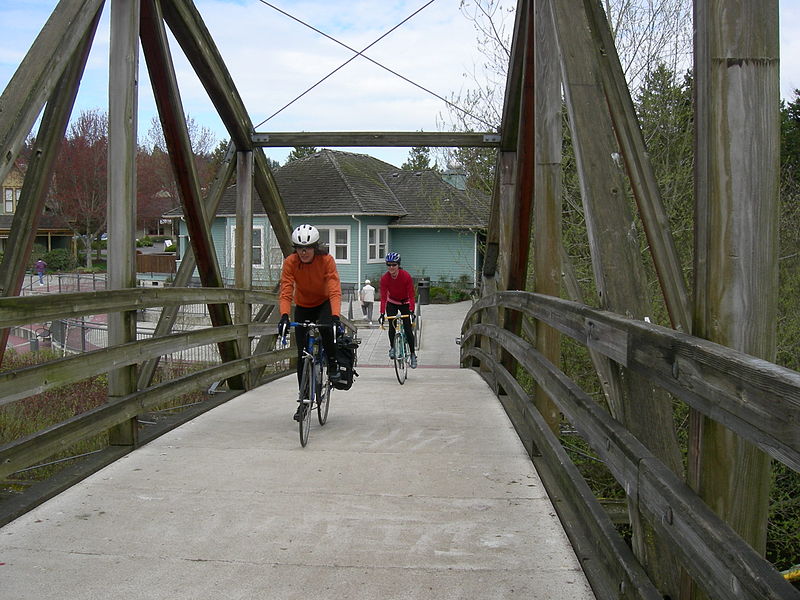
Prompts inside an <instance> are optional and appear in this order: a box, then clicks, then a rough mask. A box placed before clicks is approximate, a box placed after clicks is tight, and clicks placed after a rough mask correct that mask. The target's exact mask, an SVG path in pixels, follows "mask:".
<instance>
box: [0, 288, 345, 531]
mask: <svg viewBox="0 0 800 600" xmlns="http://www.w3.org/2000/svg"><path fill="white" fill-rule="evenodd" d="M276 299H277V298H276V294H274V293H267V292H257V291H248V290H238V289H227V288H211V289H210V288H132V289H124V290H114V291H103V292H81V293H73V294H59V295H45V296H31V297H7V298H0V329H2V328H9V327H15V326H18V325H25V324H29V323H41V322H46V321H53V320H56V319H66V318H74V317H81V316H84V315H98V314H107V313H114V312H120V311H133V310H141V309H146V308H155V307H160V308H165V307H174V306H180V305H186V304H234V303H238V304H239V305H243V304H249V305H251V306H254V307H255V306H258V305H260V306H261V307H262V310H260V311H254V312H258V314H259V315H265V314H267V313H268V312H269V311H265V310H263V308H264V307H267V308H269V306H270V305H272V306H274V304H275V302H276ZM270 320H271V319H270ZM343 322H344V323H345V325H346V326H349V325H351V324H350V323H349V322H348V321H347V320H346V319H343ZM276 337H277V336H276V326H275V323H264V322H251V323H234V324H232V325H229V326H223V327H211V326H208V327H204V328H199V329H193V330H191V331H180V332H176V333H172V334H169V335H164V336H159V337H153V338H150V339H144V340H139V341H136V342H131V343H126V344H123V345H119V346H114V347H109V348H103V349H100V350H95V351H92V352H86V353H82V354H78V355H74V356H69V357H65V358H61V359H56V360H51V361H49V362H45V363H41V364H37V365H35V366H31V367H27V368H23V369H17V370H14V371H7V372H4V373H0V406H3V405H7V404H9V403H12V402H17V401H20V400H22V399H24V398H28V397H30V396H32V395H34V394H39V393H42V392H45V391H47V390H50V389H53V388H56V387H58V386H62V385H66V384H70V383H74V382H77V381H81V380H84V379H86V378H89V377H93V376H96V375H100V374H103V373H108V372H110V371H112V370H114V369H119V368H121V367H125V366H128V365H141V364H144V363H146V362H148V361H152V360H153V359H158V358H159V357H163V356H167V355H170V354H172V353H179V352H181V351H184V350H186V349H187V348H192V347H197V346H203V345H208V344H211V345H214V344H219V343H221V342H226V341H231V340H239V342H240V344H241V342H242V341H243V340H244V341H245V343H244V344H243V346H244V347H249V348H255V349H256V350H255V351H253V352H251V353H250V354H249V355H245V354H246V353H243V356H242V358H239V359H237V360H231V361H228V362H223V363H221V364H212V365H205V366H202V367H201V368H199V370H197V371H195V372H192V373H190V374H187V375H184V376H182V377H178V378H176V379H172V380H169V381H165V382H163V383H159V384H155V385H152V386H150V387H146V388H144V389H139V390H137V391H136V392H135V393H132V394H129V395H127V396H124V397H121V398H110V399H109V401H108V402H106V403H105V404H103V405H101V406H98V407H97V408H94V409H92V410H89V411H87V412H84V413H82V414H78V415H75V416H74V417H72V418H70V419H68V420H66V421H64V422H62V423H57V424H55V425H52V426H50V427H48V428H46V429H44V430H42V431H38V432H36V433H34V434H32V435H29V436H27V437H24V438H22V439H18V440H15V441H12V442H9V443H7V444H5V445H3V446H0V481H2V480H3V479H5V478H7V477H8V476H9V475H11V474H13V473H16V472H18V471H20V470H21V469H25V468H27V467H29V466H31V465H34V464H36V463H38V462H41V461H43V460H46V459H48V458H49V457H51V456H53V455H54V454H56V453H57V452H59V451H61V450H64V449H66V448H68V447H70V446H71V445H73V444H75V443H77V442H80V441H82V440H86V439H90V438H92V437H94V436H97V435H98V434H102V433H104V432H107V431H108V430H109V429H110V428H112V427H114V426H116V425H119V424H121V423H124V422H126V421H129V420H130V419H133V418H136V417H137V416H139V415H143V414H145V413H147V412H148V411H151V410H152V409H154V408H155V407H158V406H159V405H163V404H164V403H165V402H167V401H170V400H173V399H175V398H176V397H179V396H181V395H182V394H186V393H189V392H194V391H197V390H208V389H209V388H210V387H211V386H212V385H213V384H215V383H217V382H224V381H230V380H231V379H232V378H236V377H237V376H246V377H245V380H247V379H249V380H250V382H251V383H250V387H255V386H257V385H260V384H261V383H264V382H266V381H268V380H271V379H273V378H275V377H279V376H282V375H284V374H286V373H287V372H289V371H290V370H291V368H292V367H290V364H289V362H288V361H289V360H290V359H291V358H292V357H294V355H295V353H296V351H295V350H294V349H281V350H274V349H270V350H265V351H260V350H259V349H260V348H274V347H275V338H276ZM282 361H283V362H282ZM269 365H272V366H273V368H272V369H271V370H270V374H269V375H267V376H264V375H263V373H264V369H265V368H266V367H267V366H269ZM243 391H244V390H236V389H229V390H224V386H222V387H220V388H219V390H218V393H216V394H214V397H213V398H212V399H210V400H209V401H208V402H203V403H202V404H203V406H202V407H198V408H195V409H193V410H187V411H185V413H183V417H182V418H177V419H172V420H171V421H170V423H169V424H168V428H171V427H174V426H176V425H177V424H180V423H181V422H185V421H186V420H188V419H190V418H193V417H194V416H197V414H199V413H201V412H204V411H205V410H208V409H210V408H213V407H214V406H217V405H219V404H220V403H221V402H224V401H227V400H229V399H230V398H232V397H235V396H236V395H238V394H241V393H242V392H243ZM166 430H167V429H165V428H162V430H160V431H157V432H156V433H153V432H150V434H149V436H148V439H150V438H152V437H154V436H155V435H160V434H161V433H163V432H164V431H166ZM139 441H140V442H143V441H147V440H146V439H140V440H139ZM131 449H132V448H131V447H130V446H124V447H109V448H108V449H107V450H106V451H104V452H102V453H101V456H98V457H95V458H94V459H93V460H92V461H90V462H91V466H86V464H84V465H83V466H81V467H80V468H77V469H74V470H73V472H72V474H71V475H67V476H59V478H58V480H57V481H55V482H48V483H46V484H43V485H42V486H39V487H40V488H42V489H40V490H38V491H35V492H32V493H30V494H28V496H29V498H27V499H25V500H19V501H16V502H14V503H13V505H12V506H10V507H9V506H5V507H3V506H2V504H4V503H0V524H2V523H5V522H8V521H9V520H11V519H13V518H15V517H16V516H18V515H19V514H21V513H23V512H25V511H26V510H29V509H30V508H32V507H33V506H35V505H36V504H38V503H40V502H42V501H44V500H45V499H47V498H48V497H52V496H53V495H54V494H56V493H58V492H59V491H61V490H63V489H65V488H66V487H69V485H72V484H74V483H75V481H77V480H79V479H81V478H83V477H85V476H86V475H88V474H89V473H90V472H92V471H94V470H97V469H98V468H101V467H102V466H104V465H105V464H108V463H109V462H111V461H113V460H116V459H117V458H119V457H120V456H122V455H123V454H124V453H126V452H129V451H130V450H131Z"/></svg>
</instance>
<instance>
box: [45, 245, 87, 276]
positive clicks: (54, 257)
mask: <svg viewBox="0 0 800 600" xmlns="http://www.w3.org/2000/svg"><path fill="white" fill-rule="evenodd" d="M42 259H43V260H44V262H46V263H47V270H48V271H72V270H74V269H75V267H76V266H77V265H78V261H77V260H76V259H75V257H74V256H73V255H72V253H71V252H70V251H69V250H67V249H65V248H57V249H56V250H51V251H50V252H46V253H45V254H44V255H42Z"/></svg>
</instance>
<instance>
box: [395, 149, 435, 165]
mask: <svg viewBox="0 0 800 600" xmlns="http://www.w3.org/2000/svg"><path fill="white" fill-rule="evenodd" d="M400 168H401V169H403V170H404V171H429V170H431V150H430V148H428V147H427V146H414V147H413V148H411V150H409V152H408V160H407V161H406V162H404V163H403V166H402V167H400ZM433 168H434V169H435V168H436V165H435V164H434V166H433Z"/></svg>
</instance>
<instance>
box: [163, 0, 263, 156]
mask: <svg viewBox="0 0 800 600" xmlns="http://www.w3.org/2000/svg"><path fill="white" fill-rule="evenodd" d="M162 10H163V12H164V19H165V20H166V22H167V24H168V25H169V28H170V31H172V34H173V35H174V36H175V39H176V40H177V41H178V44H180V46H181V48H182V49H183V52H184V54H185V55H186V58H187V60H188V61H189V62H190V63H191V65H192V67H193V68H194V71H195V73H196V74H197V76H198V78H199V79H200V82H201V83H202V84H203V87H205V88H206V92H208V96H209V98H210V99H211V102H212V103H213V104H214V106H215V107H216V109H217V112H218V113H219V117H220V119H222V122H223V123H224V124H225V128H226V129H227V130H228V134H229V135H230V136H231V141H232V142H233V143H234V144H235V145H236V149H237V150H251V149H252V147H253V145H252V142H251V141H250V136H251V134H252V132H253V124H252V122H251V121H250V117H249V115H248V114H247V110H245V107H244V102H242V98H241V96H239V91H238V90H237V89H236V84H235V83H234V81H233V78H232V77H231V74H230V73H229V72H228V69H227V68H226V67H225V63H224V61H223V60H222V56H221V55H220V53H219V50H218V49H217V45H216V44H215V43H214V38H213V37H211V34H210V33H209V31H208V28H207V27H206V25H205V23H204V22H203V18H202V17H201V16H200V13H199V12H198V11H197V8H196V7H195V5H194V3H192V2H190V1H188V0H171V1H170V2H163V3H162Z"/></svg>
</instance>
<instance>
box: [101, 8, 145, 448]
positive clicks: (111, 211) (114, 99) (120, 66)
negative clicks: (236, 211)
mask: <svg viewBox="0 0 800 600" xmlns="http://www.w3.org/2000/svg"><path fill="white" fill-rule="evenodd" d="M139 6H140V0H112V2H111V49H110V51H109V80H108V237H109V240H108V284H109V286H110V287H111V289H123V288H131V287H135V286H136V254H135V253H136V151H137V145H136V129H137V124H138V119H137V117H138V113H139V108H138V102H139V83H138V82H139V40H138V35H139V14H140V10H139ZM89 251H91V250H89ZM134 340H136V311H123V312H118V313H113V314H110V315H108V343H109V345H119V344H125V343H127V342H131V341H134ZM135 391H136V367H135V366H134V365H127V366H121V367H117V368H115V369H113V370H112V371H110V372H109V374H108V398H109V401H110V402H113V400H114V399H116V398H122V397H124V396H127V395H128V394H131V393H132V392H135ZM137 431H138V428H137V425H136V419H135V417H133V416H131V418H130V419H128V420H127V421H120V422H117V423H113V427H112V428H111V430H110V431H109V444H111V445H121V446H135V445H136V443H137Z"/></svg>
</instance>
